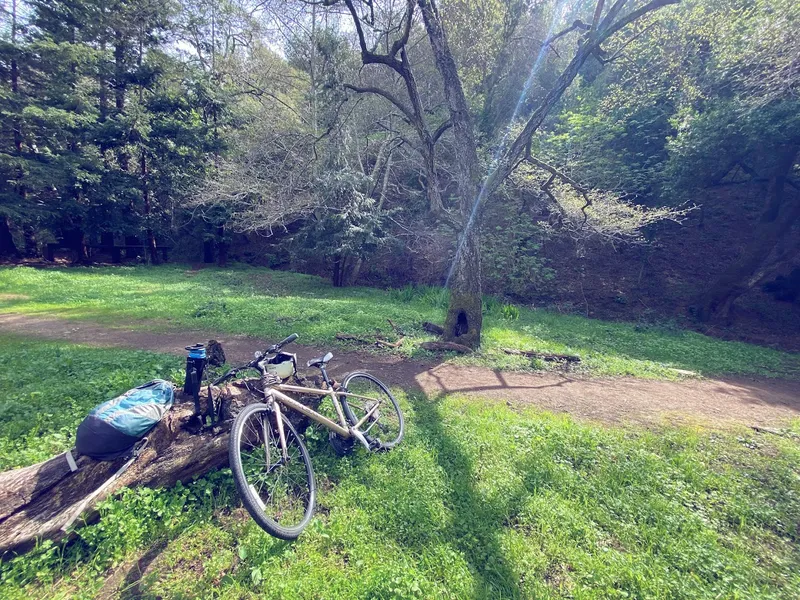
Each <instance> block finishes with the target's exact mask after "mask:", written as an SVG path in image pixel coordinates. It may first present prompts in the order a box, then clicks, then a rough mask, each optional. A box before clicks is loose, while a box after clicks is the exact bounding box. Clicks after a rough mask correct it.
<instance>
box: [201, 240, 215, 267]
mask: <svg viewBox="0 0 800 600" xmlns="http://www.w3.org/2000/svg"><path fill="white" fill-rule="evenodd" d="M203 262H204V263H206V264H210V263H213V262H214V240H213V239H211V238H210V237H208V238H206V239H204V240H203Z"/></svg>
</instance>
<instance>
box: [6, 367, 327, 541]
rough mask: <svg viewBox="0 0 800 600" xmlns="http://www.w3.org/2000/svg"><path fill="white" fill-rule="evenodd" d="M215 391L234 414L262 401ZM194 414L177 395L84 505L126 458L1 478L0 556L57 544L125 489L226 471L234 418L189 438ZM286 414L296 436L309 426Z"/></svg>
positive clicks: (59, 464) (237, 389)
mask: <svg viewBox="0 0 800 600" xmlns="http://www.w3.org/2000/svg"><path fill="white" fill-rule="evenodd" d="M246 383H247V384H248V385H250V386H251V388H252V387H253V386H257V385H258V381H257V380H246ZM204 392H205V390H204ZM219 394H222V396H223V398H226V399H227V400H228V401H229V402H230V408H231V412H232V413H234V414H235V413H237V412H238V411H239V410H240V409H241V407H243V406H245V405H247V404H250V403H252V402H259V401H261V400H262V397H261V395H260V394H259V393H257V392H256V393H253V392H251V391H250V390H249V389H247V387H246V385H245V384H244V383H239V382H237V383H235V384H229V385H227V386H225V387H224V388H223V389H221V390H217V389H215V390H214V396H215V399H216V398H218V395H219ZM204 395H205V394H204ZM298 400H300V401H301V402H304V403H307V404H310V405H312V406H313V403H314V402H315V403H316V404H317V405H318V404H319V401H318V399H313V402H309V401H308V400H304V399H303V398H298ZM193 409H194V402H193V400H192V399H191V398H190V397H188V396H186V395H184V394H182V393H180V392H179V393H178V394H177V395H176V404H175V406H174V407H173V408H172V410H171V411H170V412H169V413H167V415H166V416H165V417H164V419H162V421H161V422H160V423H159V424H158V425H157V426H156V427H155V428H154V429H153V430H152V431H151V432H150V433H149V434H148V444H147V447H146V448H145V449H144V451H143V452H142V453H141V455H140V456H139V457H138V458H137V459H136V461H134V463H133V464H132V465H131V466H130V468H128V469H127V470H126V471H125V472H124V473H123V474H122V475H121V476H120V477H119V478H118V479H117V480H115V481H114V482H113V483H112V484H111V485H109V486H108V487H107V488H106V489H104V490H103V491H102V492H101V493H100V494H98V495H97V496H96V497H95V498H93V499H92V500H91V502H90V503H89V504H87V505H86V506H85V507H81V504H82V503H83V502H84V500H85V499H86V498H87V497H89V496H90V495H91V494H92V493H93V492H95V491H96V490H97V489H98V488H99V487H100V486H102V485H103V484H104V483H105V482H106V481H108V479H109V478H110V477H112V476H113V475H114V474H115V473H116V472H117V471H118V470H119V468H120V467H121V466H122V465H123V464H124V463H125V462H126V460H127V459H126V458H120V459H117V460H116V461H113V462H103V461H97V460H94V459H92V458H89V457H87V456H75V462H76V464H77V467H78V470H77V471H75V472H72V471H71V470H70V467H69V464H68V463H67V459H66V456H65V455H64V454H61V455H59V456H56V457H53V458H51V459H50V460H47V461H45V462H42V463H39V464H35V465H31V466H29V467H23V468H21V469H15V470H12V471H6V472H4V473H0V556H2V555H4V554H6V553H8V552H10V551H14V552H22V551H25V550H27V549H29V548H31V547H32V546H33V545H34V544H35V543H36V542H37V540H53V541H60V540H62V539H65V538H67V537H69V536H70V531H67V532H65V531H62V527H64V525H65V524H66V523H67V522H68V521H69V520H70V519H71V518H72V517H74V516H76V512H78V511H79V512H80V515H77V516H78V518H77V519H76V520H75V525H74V526H73V527H72V528H71V529H74V528H75V527H76V526H79V525H81V524H83V523H87V522H91V521H92V520H94V519H96V518H97V515H98V512H97V504H98V503H99V502H100V501H102V500H103V499H105V498H107V497H108V496H109V495H111V494H113V493H114V492H116V491H119V490H120V489H121V488H123V487H137V486H148V487H154V488H157V487H166V486H171V485H174V484H175V483H176V482H178V481H187V480H190V479H193V478H196V477H200V476H202V475H204V474H206V473H207V472H209V471H211V470H213V469H217V468H220V467H223V466H225V465H226V464H227V463H228V436H229V432H230V427H231V424H232V420H230V419H229V420H227V421H224V422H223V423H221V424H220V425H219V426H217V427H214V428H213V429H211V430H205V431H202V432H194V433H193V432H192V431H191V428H190V427H186V426H187V425H188V424H189V423H190V421H191V418H192V414H193ZM287 412H288V411H287ZM288 416H289V418H290V420H292V422H293V424H295V425H296V426H299V428H300V430H301V431H302V430H304V429H305V427H306V426H307V425H308V420H307V419H305V417H302V415H298V414H295V413H291V412H290V413H289V414H288Z"/></svg>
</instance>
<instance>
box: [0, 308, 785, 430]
mask: <svg viewBox="0 0 800 600" xmlns="http://www.w3.org/2000/svg"><path fill="white" fill-rule="evenodd" d="M0 331H5V332H8V333H16V334H23V335H27V336H35V337H42V338H47V339H55V340H69V341H72V342H76V343H82V344H91V345H96V346H118V347H125V348H137V349H143V350H152V351H156V352H167V353H173V354H180V355H183V354H184V350H183V348H184V346H187V345H189V344H193V343H195V342H198V341H206V340H208V339H212V338H213V339H217V340H219V341H220V342H221V343H222V345H223V346H224V348H225V352H226V354H227V356H228V361H229V362H233V363H241V362H244V361H246V360H249V359H250V357H252V354H253V351H254V350H256V349H259V348H264V347H265V346H267V345H268V344H269V343H271V342H272V341H275V340H270V341H265V340H259V339H256V338H250V337H245V336H236V335H230V334H215V333H211V332H208V331H204V330H179V331H150V330H142V329H134V328H132V327H131V326H130V324H128V325H125V324H121V325H119V326H114V327H110V326H103V325H98V324H96V323H91V322H87V321H72V320H65V319H59V318H55V317H50V316H48V317H43V316H28V315H14V314H0ZM292 350H293V351H294V352H296V353H297V355H298V359H300V360H301V361H306V360H308V359H309V358H313V357H315V356H318V355H321V354H324V352H325V351H326V349H324V348H314V347H310V346H303V345H300V344H293V345H292ZM334 354H335V358H334V360H333V361H332V363H331V366H332V368H331V372H332V374H333V375H334V376H337V375H340V374H342V373H343V372H344V371H345V370H348V371H351V370H356V369H363V370H369V371H370V372H373V373H375V374H376V375H377V376H378V377H380V378H381V379H384V380H385V381H386V382H387V383H390V384H392V385H397V386H400V387H403V388H404V389H407V390H415V389H416V390H422V391H424V392H425V393H426V394H429V395H431V396H436V395H439V394H443V393H464V394H473V395H478V396H482V397H487V398H492V399H496V400H502V401H506V402H508V403H510V404H512V405H514V404H519V403H524V404H532V405H535V406H538V407H540V408H543V409H546V410H550V411H554V412H568V413H570V414H572V415H574V416H576V417H578V418H583V419H591V420H596V421H602V422H612V423H613V422H637V423H646V424H652V423H659V422H662V421H664V420H679V421H684V422H686V421H689V422H698V421H699V422H700V423H703V424H706V425H723V424H729V423H740V424H745V425H765V424H775V423H780V422H781V421H784V420H786V419H788V418H791V417H798V416H800V382H798V381H784V380H772V379H754V378H725V379H704V380H687V381H680V382H672V381H651V380H642V379H633V378H618V379H594V378H582V377H576V376H573V375H569V374H558V373H541V374H539V373H514V372H501V371H494V370H491V369H487V368H482V367H461V366H455V365H448V364H437V363H433V362H421V361H417V360H409V359H404V358H402V357H399V356H394V355H391V354H371V353H362V352H348V351H336V352H334ZM301 364H305V362H302V363H301Z"/></svg>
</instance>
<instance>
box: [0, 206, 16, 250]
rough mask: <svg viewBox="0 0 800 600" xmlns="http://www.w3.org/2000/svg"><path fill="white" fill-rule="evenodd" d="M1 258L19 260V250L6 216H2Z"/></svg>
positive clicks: (0, 221)
mask: <svg viewBox="0 0 800 600" xmlns="http://www.w3.org/2000/svg"><path fill="white" fill-rule="evenodd" d="M0 257H2V258H19V250H18V249H17V245H16V244H15V243H14V236H13V235H11V227H10V226H9V223H8V217H7V216H6V215H0Z"/></svg>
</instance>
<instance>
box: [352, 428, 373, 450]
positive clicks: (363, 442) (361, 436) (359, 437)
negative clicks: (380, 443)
mask: <svg viewBox="0 0 800 600" xmlns="http://www.w3.org/2000/svg"><path fill="white" fill-rule="evenodd" d="M350 433H351V434H352V436H353V437H354V438H356V439H357V440H358V441H359V442H361V445H362V446H364V448H366V449H367V451H368V452H371V451H372V446H370V443H369V442H368V441H367V438H365V437H364V434H363V433H361V432H360V431H359V430H358V429H356V428H355V427H351V428H350Z"/></svg>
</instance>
